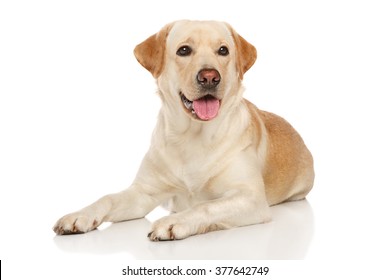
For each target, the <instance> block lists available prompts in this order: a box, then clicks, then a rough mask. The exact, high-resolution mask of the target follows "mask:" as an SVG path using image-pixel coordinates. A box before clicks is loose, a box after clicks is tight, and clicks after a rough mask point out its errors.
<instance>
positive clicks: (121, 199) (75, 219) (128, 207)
mask: <svg viewBox="0 0 390 280" xmlns="http://www.w3.org/2000/svg"><path fill="white" fill-rule="evenodd" d="M163 200H164V196H163V195H162V194H161V193H159V192H158V191H156V190H155V189H153V188H151V187H150V186H147V185H140V184H133V185H132V186H131V187H130V188H128V189H126V190H124V191H122V192H119V193H115V194H109V195H106V196H103V197H102V198H100V199H99V200H97V201H96V202H94V203H92V204H91V205H89V206H87V207H85V208H83V209H81V210H79V211H77V212H74V213H70V214H68V215H65V216H64V217H62V218H61V219H59V220H58V221H57V223H56V224H55V225H54V227H53V230H54V232H55V233H57V234H60V235H62V234H73V233H84V232H88V231H91V230H94V229H96V228H97V227H98V226H99V225H100V224H101V223H103V222H119V221H125V220H132V219H137V218H142V217H144V216H145V215H146V214H148V213H149V212H150V211H151V210H153V209H154V208H155V207H156V206H157V205H159V204H160V203H161V202H162V201H163Z"/></svg>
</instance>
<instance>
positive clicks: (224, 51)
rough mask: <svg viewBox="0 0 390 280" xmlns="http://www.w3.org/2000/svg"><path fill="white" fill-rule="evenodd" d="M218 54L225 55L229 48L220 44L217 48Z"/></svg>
mask: <svg viewBox="0 0 390 280" xmlns="http://www.w3.org/2000/svg"><path fill="white" fill-rule="evenodd" d="M218 54H219V55H222V56H227V55H228V54H229V49H228V48H227V47H225V46H222V47H220V48H219V49H218Z"/></svg>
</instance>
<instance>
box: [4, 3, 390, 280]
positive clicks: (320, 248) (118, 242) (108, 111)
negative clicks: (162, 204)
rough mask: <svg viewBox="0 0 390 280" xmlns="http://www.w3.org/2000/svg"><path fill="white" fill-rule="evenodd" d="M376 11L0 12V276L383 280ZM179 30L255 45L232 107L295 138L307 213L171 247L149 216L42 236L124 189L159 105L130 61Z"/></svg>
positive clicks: (83, 6)
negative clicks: (221, 25)
mask: <svg viewBox="0 0 390 280" xmlns="http://www.w3.org/2000/svg"><path fill="white" fill-rule="evenodd" d="M386 2H388V1H376V0H374V1H372V0H371V1H346V0H338V1H303V0H299V1H244V0H242V1H227V0H225V1H219V0H213V1H210V0H205V1H204V0H197V1H146V0H144V1H84V0H81V1H1V2H0V192H1V193H0V217H1V219H0V259H1V260H2V273H3V276H5V279H38V278H40V279H52V278H55V279H69V278H70V277H72V278H75V279H81V278H87V279H92V278H95V279H124V277H123V276H121V269H122V268H125V267H126V266H127V265H131V266H136V265H139V264H145V263H146V265H148V266H150V267H156V266H158V265H162V264H164V265H172V266H174V265H176V264H183V265H186V264H187V265H189V266H190V267H191V266H192V267H194V266H195V267H196V266H198V267H202V266H207V265H209V266H210V267H212V266H214V265H221V264H225V265H226V264H227V263H228V262H227V261H221V262H217V261H200V262H194V261H192V262H190V263H186V262H185V261H179V262H177V261H175V262H173V261H169V262H161V263H160V262H158V261H152V262H147V261H136V260H137V259H154V260H161V259H178V260H184V259H199V260H205V259H241V260H242V259H262V260H260V261H255V262H253V261H252V262H244V261H240V262H234V264H235V265H237V264H238V265H249V264H256V265H264V264H266V265H269V266H270V267H271V269H272V274H270V275H268V278H269V279H285V278H286V277H289V278H291V279H298V278H305V279H329V278H330V277H332V278H336V279H352V278H355V277H358V276H364V277H367V278H368V277H370V279H388V277H389V275H390V272H389V271H388V267H387V265H388V260H389V255H388V254H389V253H388V252H389V250H390V244H389V236H390V230H389V226H388V225H389V218H388V214H389V212H390V211H389V210H390V206H389V199H388V195H389V187H390V182H389V179H388V178H389V175H388V170H389V158H390V151H389V141H390V136H389V124H388V122H389V120H390V113H389V110H388V107H389V103H390V102H389V99H388V97H387V96H388V95H389V93H390V81H389V80H390V79H389V78H390V51H389V50H390V30H389V29H390V28H389V27H390V17H389V14H390V9H389V5H388V4H387V3H386ZM255 3H256V6H254V4H255ZM183 18H188V19H215V20H223V21H227V22H229V23H230V24H231V25H232V26H233V27H234V28H235V29H236V30H237V31H238V32H239V33H240V34H241V35H242V36H243V37H244V38H246V39H247V40H248V41H249V42H251V43H252V44H253V45H255V46H256V47H257V49H258V52H259V58H258V61H257V62H256V64H255V65H254V66H253V68H252V69H250V71H249V72H248V73H247V74H246V75H245V86H246V88H247V91H246V93H245V97H246V98H247V99H249V100H251V101H252V102H253V103H255V104H256V105H257V106H258V107H259V108H261V109H264V110H267V111H272V112H275V113H277V114H279V115H282V116H283V117H284V118H286V119H287V120H288V121H289V122H291V123H292V124H293V125H294V126H295V128H296V129H297V130H298V131H299V132H300V133H301V135H302V137H303V138H304V140H305V142H306V144H307V145H308V147H309V148H310V149H311V151H312V153H313V155H314V159H315V168H316V181H315V186H314V189H313V191H312V192H311V193H310V194H309V196H308V199H307V201H303V202H300V203H296V204H286V205H282V206H280V207H275V208H274V209H273V212H274V221H273V222H272V223H270V224H267V225H258V226H251V227H245V228H240V229H234V230H231V231H222V232H214V233H210V234H206V235H203V236H196V237H191V238H189V239H187V240H183V241H179V242H164V243H152V242H149V241H147V239H146V234H147V232H148V229H149V227H150V222H149V221H153V220H154V219H156V217H158V216H159V215H161V214H162V212H160V211H158V212H155V213H153V214H152V215H151V216H150V217H149V220H146V219H143V220H138V221H132V222H126V223H121V224H116V225H112V226H108V227H107V226H106V227H103V228H102V229H100V230H98V231H94V232H92V233H89V234H86V235H78V236H67V237H55V236H54V233H53V232H52V231H51V227H52V226H53V224H54V222H55V221H56V220H57V219H58V218H59V217H60V216H62V215H64V214H66V213H68V212H70V211H74V210H77V209H79V208H81V207H83V206H85V205H86V204H89V203H91V202H93V201H94V200H96V199H97V198H99V197H100V196H102V195H104V194H107V193H111V192H116V191H119V190H122V189H124V188H126V187H127V186H129V185H130V183H131V181H132V179H133V177H134V175H135V173H136V171H137V168H138V165H139V163H140V161H141V159H142V156H143V154H144V153H145V151H146V150H147V148H148V144H149V139H150V135H151V133H152V130H153V127H154V123H155V120H156V116H157V113H158V108H159V105H160V101H159V99H158V96H157V95H156V94H154V93H155V91H156V86H155V83H154V81H153V78H152V76H151V75H150V74H149V73H148V72H147V71H146V70H144V69H143V68H142V67H141V66H140V65H138V64H137V62H136V60H135V58H134V56H133V54H132V51H133V48H134V46H135V45H136V44H138V43H140V42H141V41H142V40H144V39H146V38H147V37H148V36H149V35H151V34H153V33H155V32H157V31H158V30H159V29H160V28H161V27H162V26H163V25H164V24H166V23H168V22H171V21H173V20H176V19H183ZM270 259H271V260H280V259H285V260H286V259H287V260H288V259H299V260H300V259H304V260H305V261H301V262H292V261H268V260H270ZM49 277H50V278H49ZM144 279H145V277H144ZM199 279H202V278H199ZM203 279H206V277H204V278H203Z"/></svg>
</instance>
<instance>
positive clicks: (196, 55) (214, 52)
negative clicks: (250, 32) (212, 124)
mask: <svg viewBox="0 0 390 280" xmlns="http://www.w3.org/2000/svg"><path fill="white" fill-rule="evenodd" d="M134 53H135V56H136V58H137V60H138V61H139V62H140V63H141V65H142V66H144V67H145V68H146V69H147V70H148V71H150V72H151V73H152V75H153V76H154V77H155V78H156V79H157V82H158V86H159V89H160V91H161V97H162V99H163V101H165V102H168V103H169V105H173V107H175V108H180V107H182V108H180V110H182V111H183V110H184V112H185V113H186V114H187V115H188V116H190V117H191V118H193V119H195V120H200V121H208V120H211V119H214V118H215V117H216V116H217V115H218V112H219V111H220V108H221V107H222V106H225V103H228V102H227V99H228V98H229V94H238V90H239V87H240V83H241V80H242V78H243V75H244V73H245V72H246V71H247V70H248V69H249V68H250V67H251V66H252V65H253V63H254V62H255V60H256V49H255V47H254V46H252V45H251V44H249V43H248V42H247V41H246V40H245V39H244V38H242V37H241V36H240V35H238V34H237V33H236V32H235V31H234V30H233V29H232V28H231V27H230V26H229V25H228V24H226V23H223V22H215V21H177V22H174V23H171V24H168V25H166V26H165V27H164V28H162V29H161V31H160V32H158V33H156V34H154V35H152V36H150V37H149V38H148V39H146V40H145V41H144V42H142V43H141V44H139V45H138V46H136V48H135V50H134ZM178 103H181V104H182V105H180V104H179V105H180V107H179V106H177V104H178Z"/></svg>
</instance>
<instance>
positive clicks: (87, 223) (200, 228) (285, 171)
mask: <svg viewBox="0 0 390 280" xmlns="http://www.w3.org/2000/svg"><path fill="white" fill-rule="evenodd" d="M182 46H188V47H191V50H192V52H191V54H189V55H186V56H179V55H178V54H177V51H178V49H179V48H180V47H182ZM221 46H223V47H227V48H228V50H229V54H228V55H221V54H220V53H218V50H219V48H220V47H221ZM135 55H136V58H137V59H138V61H139V62H140V63H141V64H142V65H143V66H144V67H145V68H146V69H147V70H149V71H150V72H151V73H152V75H153V76H154V77H155V78H156V79H157V84H158V88H159V95H160V97H161V99H162V108H161V111H160V114H159V118H158V121H157V125H156V128H155V131H154V134H153V138H152V143H151V145H150V149H149V151H148V152H147V154H146V155H145V157H144V159H143V161H142V163H141V166H140V168H139V171H138V174H137V176H136V178H135V180H134V182H133V184H132V185H131V186H130V187H129V188H128V189H126V190H124V191H122V192H120V193H116V194H110V195H106V196H104V197H102V198H101V199H99V200H98V201H96V202H95V203H93V204H91V205H89V206H87V207H85V208H83V209H81V210H80V211H77V212H74V213H71V214H68V215H66V216H64V217H62V218H61V219H60V220H59V221H58V222H57V223H56V225H55V226H54V231H55V232H56V233H57V234H71V233H80V232H88V231H91V230H93V229H95V228H97V227H98V226H99V225H100V224H101V223H103V222H106V221H107V222H119V221H124V220H131V219H137V218H142V217H144V216H145V215H146V214H148V213H149V212H150V211H151V210H153V209H154V208H155V207H156V206H158V205H161V204H164V205H166V206H167V207H169V208H170V209H171V210H172V211H173V213H172V214H171V215H169V216H167V217H164V218H162V219H160V220H158V221H156V222H155V223H154V224H153V226H152V229H151V232H150V233H149V235H148V236H149V238H150V239H151V240H153V241H158V240H173V239H183V238H186V237H189V236H191V235H195V234H200V233H205V232H208V231H212V230H218V229H227V228H231V227H238V226H245V225H250V224H256V223H264V222H268V221H270V219H271V215H270V209H269V206H271V205H274V204H277V203H281V202H284V201H289V200H298V199H303V198H304V197H305V196H306V194H307V193H308V192H309V191H310V189H311V188H312V186H313V180H314V171H313V161H312V157H311V154H310V152H309V151H308V149H307V148H306V146H305V144H304V142H303V141H302V139H301V137H300V136H299V135H298V133H297V132H296V131H295V130H294V129H293V128H292V127H291V126H290V125H289V124H288V123H287V122H286V121H285V120H283V119H282V118H280V117H278V116H276V115H274V114H271V113H267V112H264V111H260V110H258V109H257V108H256V107H255V106H254V105H253V104H251V103H250V102H248V101H247V100H245V99H243V97H242V94H243V87H242V85H241V81H242V78H243V75H244V73H245V72H246V71H247V70H248V69H249V68H250V67H251V66H252V64H253V63H254V62H255V60H256V49H255V48H254V47H253V46H252V45H251V44H249V43H248V42H247V41H245V39H243V38H242V37H241V36H240V35H238V34H237V33H236V32H235V31H234V30H233V29H232V28H231V27H230V26H229V25H228V24H226V23H221V22H214V21H206V22H204V21H178V22H174V23H171V24H168V25H167V26H165V27H164V28H163V29H162V30H161V31H160V32H159V33H157V34H155V35H152V36H151V37H149V38H148V39H147V40H145V41H144V42H143V43H141V44H140V45H138V46H137V47H136V49H135ZM205 68H207V69H216V71H218V73H219V74H220V77H221V79H220V82H219V84H218V86H217V87H216V88H215V89H214V90H210V91H207V90H203V89H200V87H199V84H198V83H197V81H196V78H195V77H196V76H197V73H198V72H199V71H200V70H202V69H205ZM205 92H206V93H207V94H212V95H213V96H214V97H215V98H217V99H219V100H220V102H221V103H220V104H221V105H220V109H219V111H218V115H217V117H215V118H214V119H212V120H209V121H202V120H199V118H197V116H196V115H194V114H193V113H191V112H190V111H189V110H187V109H186V108H185V106H184V105H183V102H182V100H181V97H180V95H181V94H184V95H185V96H186V98H188V100H191V101H192V100H196V99H198V98H201V97H202V96H203V95H204V94H206V93H205Z"/></svg>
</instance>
